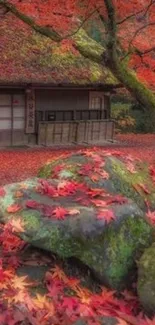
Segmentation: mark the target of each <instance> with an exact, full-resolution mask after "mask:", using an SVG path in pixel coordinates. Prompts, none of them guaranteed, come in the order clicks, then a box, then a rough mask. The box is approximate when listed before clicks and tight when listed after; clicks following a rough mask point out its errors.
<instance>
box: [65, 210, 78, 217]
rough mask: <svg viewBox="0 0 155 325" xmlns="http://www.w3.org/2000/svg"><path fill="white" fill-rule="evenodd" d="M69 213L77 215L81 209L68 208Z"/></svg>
mask: <svg viewBox="0 0 155 325" xmlns="http://www.w3.org/2000/svg"><path fill="white" fill-rule="evenodd" d="M68 214H69V215H71V216H75V215H77V214H80V211H79V210H77V209H70V210H68Z"/></svg>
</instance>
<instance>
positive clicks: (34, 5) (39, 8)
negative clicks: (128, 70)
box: [2, 0, 155, 88]
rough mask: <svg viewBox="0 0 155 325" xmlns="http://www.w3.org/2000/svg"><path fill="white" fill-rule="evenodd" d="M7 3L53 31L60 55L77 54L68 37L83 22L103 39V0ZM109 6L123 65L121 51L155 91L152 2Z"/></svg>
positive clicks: (10, 0) (17, 0)
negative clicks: (97, 30)
mask: <svg viewBox="0 0 155 325" xmlns="http://www.w3.org/2000/svg"><path fill="white" fill-rule="evenodd" d="M7 2H8V3H11V4H13V5H15V6H16V8H17V9H18V10H20V11H21V12H22V13H24V14H27V15H28V16H30V17H32V18H33V19H34V21H35V22H36V23H37V24H39V25H40V26H44V27H46V28H51V29H53V30H54V33H55V35H56V37H57V35H58V34H59V35H60V36H61V37H63V38H64V39H63V40H62V42H61V52H62V53H63V52H64V51H68V52H69V51H73V52H74V53H75V55H78V54H77V53H78V52H77V51H76V50H75V48H74V47H73V40H72V39H69V38H68V35H69V34H72V33H75V31H76V30H77V29H78V28H79V26H81V24H82V22H85V21H86V22H87V21H88V20H89V21H90V22H93V21H95V22H96V28H97V27H98V29H99V30H100V34H101V38H102V39H105V38H106V37H105V36H106V27H105V26H104V24H102V23H101V22H102V20H103V21H104V22H106V20H107V10H106V4H105V2H104V1H102V0H91V1H90V0H89V1H88V0H83V2H82V5H81V3H80V2H79V1H78V0H66V1H62V0H54V1H53V0H47V1H41V0H33V1H32V0H22V1H20V0H7ZM112 3H113V5H114V8H115V11H116V22H117V37H118V43H120V48H119V49H120V57H121V59H122V60H123V59H124V62H125V58H126V55H125V58H124V51H126V53H127V54H130V56H129V60H128V61H129V62H128V65H129V67H132V68H133V69H134V70H136V71H137V74H138V76H139V78H140V79H141V80H142V81H144V82H146V83H147V84H148V85H149V86H150V87H152V88H154V83H155V71H154V66H155V60H154V51H155V43H154V35H155V3H154V1H153V0H150V1H148V0H130V1H124V0H113V1H112ZM99 15H100V16H99ZM99 17H102V19H100V18H99ZM12 21H13V22H14V25H15V26H16V28H17V30H19V28H21V26H22V28H23V23H21V22H20V21H19V20H18V19H17V18H16V19H14V20H11V22H12ZM85 25H86V26H85ZM85 25H84V27H86V29H88V30H89V29H90V26H89V24H88V26H87V24H85ZM82 26H83V25H82ZM27 32H30V29H27V30H26V33H27ZM105 43H106V42H105ZM2 45H3V44H2ZM34 50H35V49H34Z"/></svg>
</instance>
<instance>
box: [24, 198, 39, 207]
mask: <svg viewBox="0 0 155 325" xmlns="http://www.w3.org/2000/svg"><path fill="white" fill-rule="evenodd" d="M39 206H40V204H39V203H38V202H37V201H34V200H28V201H26V207H27V208H29V209H37V208H38V207H39Z"/></svg>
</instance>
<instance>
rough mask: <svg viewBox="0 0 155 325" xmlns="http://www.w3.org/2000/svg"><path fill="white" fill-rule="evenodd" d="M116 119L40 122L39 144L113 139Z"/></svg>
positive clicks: (90, 142)
mask: <svg viewBox="0 0 155 325" xmlns="http://www.w3.org/2000/svg"><path fill="white" fill-rule="evenodd" d="M114 127H115V122H114V120H87V121H59V122H58V121H54V122H39V128H38V144H39V145H44V146H51V145H53V144H58V145H60V144H64V145H67V144H82V143H86V144H87V143H88V144H93V143H94V144H95V143H101V142H104V141H105V140H107V141H108V140H109V141H113V138H114Z"/></svg>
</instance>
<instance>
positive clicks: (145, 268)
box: [137, 244, 155, 315]
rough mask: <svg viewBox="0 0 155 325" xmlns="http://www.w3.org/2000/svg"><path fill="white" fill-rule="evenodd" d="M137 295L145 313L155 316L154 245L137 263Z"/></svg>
mask: <svg viewBox="0 0 155 325" xmlns="http://www.w3.org/2000/svg"><path fill="white" fill-rule="evenodd" d="M137 288H138V295H139V298H140V301H141V303H142V305H143V307H144V309H145V311H146V312H148V313H149V314H153V315H155V244H153V245H152V246H151V247H150V248H148V249H146V250H145V252H144V254H143V255H142V257H141V259H140V261H139V263H138V286H137Z"/></svg>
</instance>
